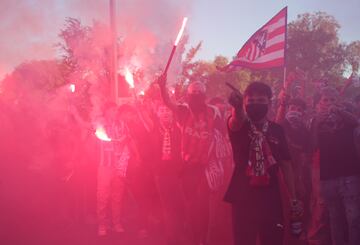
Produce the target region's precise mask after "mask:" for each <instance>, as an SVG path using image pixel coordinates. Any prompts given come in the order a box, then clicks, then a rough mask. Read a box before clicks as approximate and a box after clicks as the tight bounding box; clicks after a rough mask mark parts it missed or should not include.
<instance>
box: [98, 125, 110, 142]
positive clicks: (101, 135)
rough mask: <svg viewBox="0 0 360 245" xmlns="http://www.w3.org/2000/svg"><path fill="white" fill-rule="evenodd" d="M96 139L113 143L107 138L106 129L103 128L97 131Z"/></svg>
mask: <svg viewBox="0 0 360 245" xmlns="http://www.w3.org/2000/svg"><path fill="white" fill-rule="evenodd" d="M95 135H96V137H98V139H99V140H102V141H111V139H110V138H109V136H107V134H106V132H105V129H104V128H103V127H98V128H97V129H96V131H95Z"/></svg>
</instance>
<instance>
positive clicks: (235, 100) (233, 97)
mask: <svg viewBox="0 0 360 245" xmlns="http://www.w3.org/2000/svg"><path fill="white" fill-rule="evenodd" d="M228 101H229V104H230V105H231V106H232V107H234V108H235V110H236V111H239V110H242V106H243V96H242V94H241V93H240V92H239V91H232V92H231V94H230V97H229V100H228Z"/></svg>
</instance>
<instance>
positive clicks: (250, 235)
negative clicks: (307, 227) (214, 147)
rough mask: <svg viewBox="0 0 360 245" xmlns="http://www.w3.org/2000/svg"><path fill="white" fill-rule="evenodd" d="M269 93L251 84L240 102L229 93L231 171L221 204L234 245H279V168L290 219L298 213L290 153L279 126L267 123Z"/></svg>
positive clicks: (280, 201)
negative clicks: (228, 213) (228, 210)
mask: <svg viewBox="0 0 360 245" xmlns="http://www.w3.org/2000/svg"><path fill="white" fill-rule="evenodd" d="M271 98H272V91H271V88H270V87H269V86H268V85H266V84H264V83H262V82H253V83H251V84H250V85H249V86H248V87H247V88H246V90H245V92H244V97H242V95H241V94H240V93H239V92H237V91H234V92H233V93H232V94H231V96H230V99H229V103H230V104H231V105H232V106H233V113H232V116H231V117H230V118H229V120H228V127H229V136H230V140H231V145H232V148H233V153H234V161H235V170H234V174H233V177H232V180H231V182H230V186H229V188H228V191H227V193H226V195H225V201H227V202H230V203H231V204H232V211H233V213H232V218H233V234H234V244H236V245H240V244H241V245H255V244H256V238H257V237H258V236H259V238H260V240H261V244H262V245H280V244H282V243H283V231H282V229H283V211H282V200H281V195H280V188H279V179H278V171H279V169H280V168H281V169H282V172H283V175H284V177H285V181H286V184H287V187H288V190H289V194H290V198H291V203H292V211H293V212H292V214H297V213H298V212H299V211H300V208H299V202H298V201H297V200H296V198H295V188H294V182H293V178H294V177H293V173H292V165H291V162H290V154H289V150H288V146H287V142H286V138H285V134H284V131H283V129H282V127H281V126H279V125H278V124H276V123H274V122H271V121H269V120H268V118H267V114H268V110H269V107H270V101H271Z"/></svg>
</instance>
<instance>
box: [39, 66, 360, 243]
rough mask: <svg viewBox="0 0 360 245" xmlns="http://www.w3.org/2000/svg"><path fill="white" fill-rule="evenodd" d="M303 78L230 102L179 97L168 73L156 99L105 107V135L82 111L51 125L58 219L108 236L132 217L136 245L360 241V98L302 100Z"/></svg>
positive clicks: (338, 94) (326, 90)
mask: <svg viewBox="0 0 360 245" xmlns="http://www.w3.org/2000/svg"><path fill="white" fill-rule="evenodd" d="M301 79H304V78H303V77H301V74H294V73H293V74H291V75H289V76H288V78H287V79H286V82H285V83H284V87H283V88H282V91H281V92H280V93H279V94H278V95H277V96H274V94H273V91H272V88H271V87H270V86H268V85H267V84H266V83H263V82H259V81H253V82H252V83H250V84H249V85H248V86H247V88H246V89H245V91H244V92H243V93H240V92H239V91H238V90H233V91H232V92H231V94H230V96H229V98H228V100H226V99H223V98H218V97H216V98H208V97H207V96H206V94H207V93H206V85H205V84H204V83H202V82H198V81H191V82H190V83H189V85H188V87H187V93H186V96H185V98H182V101H176V100H175V98H173V96H172V95H171V93H169V92H168V89H167V86H166V82H167V81H166V80H167V78H166V75H162V76H160V78H159V79H158V81H157V82H156V83H154V84H152V85H151V88H150V89H149V91H150V90H151V96H147V95H145V96H144V97H143V98H138V99H137V100H136V102H135V104H134V103H125V104H122V105H120V106H119V105H117V104H115V103H113V102H107V103H105V104H104V105H103V109H102V112H103V115H102V119H101V120H100V122H99V124H101V126H102V128H103V129H104V131H105V133H106V135H107V137H108V139H104V138H102V139H99V138H95V134H94V132H95V128H93V127H92V126H91V125H90V124H87V123H85V122H84V121H83V120H82V119H81V118H80V117H79V116H78V115H77V113H76V112H75V111H73V112H72V113H70V115H69V117H67V118H65V119H64V120H65V121H66V123H65V124H62V125H58V124H56V123H55V122H54V123H50V124H49V125H48V126H47V128H46V129H47V132H48V133H47V142H48V144H47V147H53V148H54V149H56V150H55V151H54V152H56V154H55V155H54V156H49V155H46V154H45V153H46V152H49V151H48V149H47V148H46V149H43V153H44V154H42V157H43V158H47V159H49V161H52V162H54V163H55V164H54V165H55V166H56V168H52V169H53V172H51V173H48V174H47V175H48V176H50V177H53V178H54V179H57V180H59V183H61V184H58V185H57V189H56V191H55V193H57V194H59V195H61V196H62V198H61V200H62V201H61V204H58V205H59V206H61V207H62V208H61V209H59V210H60V211H59V212H58V215H59V217H60V218H59V219H62V221H64V219H65V220H66V222H67V223H73V222H84V223H94V222H95V223H96V225H97V234H98V236H100V237H106V236H109V235H111V234H114V233H115V234H123V233H126V232H127V231H128V229H129V226H130V224H129V223H130V221H129V220H136V230H137V237H138V238H139V239H143V238H146V237H149V236H151V235H152V231H153V227H161V228H160V229H161V234H162V236H163V237H164V240H165V241H166V242H165V243H166V244H169V245H170V244H186V245H200V244H203V245H205V244H222V245H223V244H236V245H255V244H262V245H280V244H291V245H345V244H347V245H358V244H360V158H359V156H360V127H359V119H360V96H357V97H355V98H346V97H345V96H343V94H344V90H346V89H347V87H348V86H344V87H343V88H342V89H338V88H334V87H332V86H331V85H329V84H328V83H327V82H326V81H325V80H319V82H318V85H319V86H317V88H316V90H315V91H316V92H315V93H314V95H313V96H307V97H306V96H304V91H302V90H301V87H300V88H297V85H296V83H295V82H294V81H296V80H301ZM350 83H351V78H350V79H349V80H348V81H347V85H350ZM305 98H311V101H309V100H308V99H305ZM64 125H66V127H64ZM61 132H62V133H61ZM64 132H65V133H64ZM61 134H62V135H61ZM64 135H66V137H64ZM64 139H66V140H64ZM40 155H41V154H40ZM49 169H51V168H49ZM57 194H55V195H57ZM134 210H135V211H134ZM130 211H131V212H133V213H135V215H134V216H131V215H129V213H130ZM92 216H93V217H92ZM66 222H65V223H66Z"/></svg>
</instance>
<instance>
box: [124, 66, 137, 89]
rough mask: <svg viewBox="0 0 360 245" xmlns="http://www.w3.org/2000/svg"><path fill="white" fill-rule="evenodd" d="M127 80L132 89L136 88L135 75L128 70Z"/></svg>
mask: <svg viewBox="0 0 360 245" xmlns="http://www.w3.org/2000/svg"><path fill="white" fill-rule="evenodd" d="M125 80H126V82H127V83H128V84H129V86H130V88H134V87H135V84H134V77H133V74H132V73H131V71H130V70H129V69H128V68H125Z"/></svg>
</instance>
